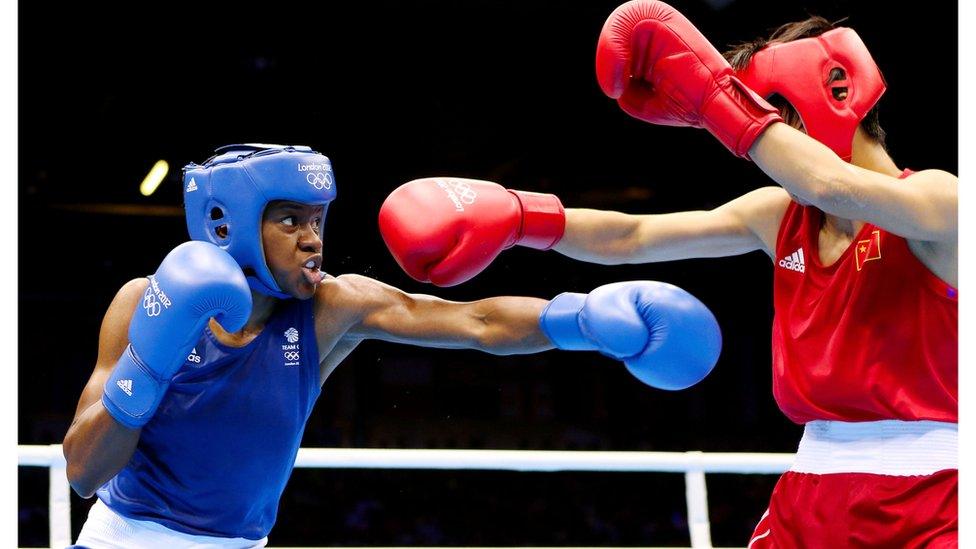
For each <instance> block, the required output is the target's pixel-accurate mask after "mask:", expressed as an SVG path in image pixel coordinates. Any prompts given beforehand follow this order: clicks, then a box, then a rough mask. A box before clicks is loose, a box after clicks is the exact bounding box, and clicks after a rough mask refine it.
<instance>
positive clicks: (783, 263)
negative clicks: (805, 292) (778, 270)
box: [779, 248, 807, 273]
mask: <svg viewBox="0 0 976 549" xmlns="http://www.w3.org/2000/svg"><path fill="white" fill-rule="evenodd" d="M779 266H780V267H783V268H784V269H789V270H791V271H796V272H798V273H805V272H806V271H807V263H806V261H805V260H804V259H803V248H797V250H796V251H795V252H793V253H791V254H790V255H788V256H786V257H784V258H783V259H780V260H779Z"/></svg>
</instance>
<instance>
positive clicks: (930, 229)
mask: <svg viewBox="0 0 976 549" xmlns="http://www.w3.org/2000/svg"><path fill="white" fill-rule="evenodd" d="M749 156H750V157H751V158H752V159H753V160H754V161H755V162H756V164H757V165H758V166H759V167H760V168H761V169H762V170H763V171H764V172H766V175H768V176H770V177H771V178H773V180H775V181H776V182H777V183H779V184H780V185H782V186H783V188H784V189H786V190H787V191H788V192H790V193H791V194H794V195H796V196H797V197H799V198H800V199H801V200H803V201H805V202H809V203H810V204H812V205H814V206H816V207H818V208H820V209H821V210H823V211H825V212H827V213H830V214H833V215H836V216H837V217H841V218H844V219H857V220H862V221H867V222H869V223H872V224H874V225H877V226H879V227H883V228H885V229H887V230H889V231H891V232H893V233H895V234H897V235H899V236H902V237H905V238H908V239H913V240H924V241H931V242H952V243H954V242H955V241H956V239H957V227H958V214H957V208H958V204H959V194H958V183H959V182H958V179H957V178H956V176H954V175H952V174H950V173H948V172H944V171H941V170H926V171H922V172H918V173H915V174H913V175H911V176H909V177H907V178H906V179H904V180H900V179H898V178H896V177H892V176H890V175H885V174H881V173H877V172H873V171H870V170H865V169H863V168H859V167H857V166H854V165H852V164H848V163H847V162H844V161H843V160H841V159H840V157H838V156H837V155H836V154H834V152H833V151H832V150H830V149H829V148H827V146H825V145H823V144H822V143H820V142H819V141H817V140H815V139H813V138H812V137H810V136H808V135H806V134H805V133H803V132H801V131H799V130H796V129H794V128H792V127H790V126H788V125H786V124H773V125H772V126H770V127H769V128H768V129H767V130H766V131H765V132H764V133H763V134H762V135H761V136H760V137H759V139H757V140H756V141H755V142H754V143H753V145H752V148H751V149H750V150H749Z"/></svg>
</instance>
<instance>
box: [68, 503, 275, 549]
mask: <svg viewBox="0 0 976 549" xmlns="http://www.w3.org/2000/svg"><path fill="white" fill-rule="evenodd" d="M267 543H268V538H262V539H260V540H249V539H244V538H218V537H211V536H194V535H191V534H184V533H182V532H177V531H175V530H170V529H169V528H166V527H165V526H163V525H161V524H157V523H155V522H150V521H146V520H134V519H130V518H128V517H124V516H122V515H120V514H118V513H116V512H115V511H113V510H112V509H110V508H109V506H108V505H105V503H103V502H102V500H100V499H99V500H96V501H95V503H94V505H92V506H91V510H89V512H88V520H87V521H85V525H84V526H83V527H82V529H81V534H79V536H78V541H77V544H78V545H82V546H85V547H93V548H96V547H97V548H100V549H102V548H104V549H108V548H118V549H126V548H129V547H139V548H141V549H173V548H175V547H180V548H183V549H189V548H192V549H231V548H232V549H244V548H247V549H256V548H259V547H264V546H265V545H266V544H267Z"/></svg>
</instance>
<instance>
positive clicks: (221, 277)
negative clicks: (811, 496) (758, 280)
mask: <svg viewBox="0 0 976 549" xmlns="http://www.w3.org/2000/svg"><path fill="white" fill-rule="evenodd" d="M183 185H184V198H185V203H186V220H187V226H188V228H189V232H190V236H191V237H192V238H193V241H191V242H187V243H184V244H181V245H180V246H178V247H176V248H175V249H173V250H172V251H171V252H170V253H169V254H168V255H167V256H166V258H165V259H164V260H163V262H162V264H161V265H160V266H159V269H158V270H157V271H156V273H155V274H154V275H152V276H149V277H148V278H138V279H135V280H132V281H131V282H129V283H127V284H125V285H124V286H123V287H122V288H121V289H120V290H119V292H118V294H117V295H116V296H115V299H114V300H113V301H112V303H111V305H110V306H109V308H108V311H107V312H106V314H105V318H104V320H103V322H102V327H101V332H100V334H99V350H98V359H97V362H96V365H95V369H94V372H93V373H92V376H91V378H90V380H89V381H88V384H87V385H86V387H85V389H84V391H83V393H82V395H81V398H80V400H79V402H78V407H77V410H76V413H75V418H74V421H73V422H72V424H71V427H70V428H69V430H68V433H67V435H66V436H65V439H64V454H65V458H66V459H67V464H68V479H69V481H70V483H71V486H72V487H73V488H74V490H75V491H76V492H77V493H78V494H79V495H81V496H82V497H85V498H88V497H91V496H92V495H95V494H97V496H98V501H97V502H96V503H95V505H93V506H92V509H91V511H90V513H89V517H88V520H87V521H86V523H85V525H84V527H83V529H82V532H81V535H80V536H79V539H78V545H79V546H85V547H91V548H103V547H120V548H121V547H124V548H132V547H165V548H166V549H172V548H174V547H263V546H264V545H265V544H266V543H267V535H268V533H269V531H270V530H271V528H272V526H273V525H274V522H275V515H276V513H277V507H278V501H279V498H280V496H281V494H282V491H283V490H284V488H285V484H286V483H287V480H288V477H289V475H290V474H291V470H292V467H293V465H294V461H295V456H296V454H297V452H298V448H299V444H300V442H301V438H302V433H303V431H304V427H305V422H306V420H307V419H308V417H309V414H310V412H311V410H312V406H313V405H314V403H315V400H316V398H317V397H318V395H319V393H320V388H321V386H322V384H323V383H324V382H325V380H326V379H327V378H328V376H329V374H330V373H332V371H333V370H334V369H335V368H336V367H337V366H338V365H339V363H340V362H341V361H342V360H343V359H344V358H345V357H346V356H347V355H348V354H349V353H350V352H352V351H353V349H355V348H356V346H357V345H358V344H359V343H360V342H362V341H364V340H366V339H382V340H387V341H394V342H400V343H410V344H414V345H423V346H427V347H441V348H472V349H480V350H483V351H486V352H489V353H494V354H512V353H534V352H540V351H544V350H547V349H551V348H553V347H556V348H560V349H566V350H596V351H599V352H601V353H603V354H605V355H608V356H610V357H613V358H616V359H619V360H622V361H623V362H624V364H625V365H626V367H627V368H628V369H629V370H630V371H631V372H632V373H633V374H634V375H635V376H637V377H638V378H639V379H641V380H642V381H644V382H645V383H648V384H651V385H654V386H658V387H663V388H667V389H678V388H682V387H686V386H688V385H691V384H693V383H695V382H697V381H698V380H700V379H701V378H703V377H704V376H705V375H707V374H708V372H709V371H710V370H711V368H712V367H713V366H714V364H715V361H716V360H717V358H718V353H719V350H720V348H721V335H720V333H719V329H718V326H717V323H716V322H715V318H714V317H713V316H712V314H711V313H710V312H709V311H708V309H707V308H706V307H705V306H704V305H703V304H702V303H701V302H699V301H698V300H697V299H695V298H694V297H693V296H691V295H690V294H688V293H686V292H684V291H683V290H681V289H680V288H676V287H674V286H671V285H668V284H663V283H657V282H647V281H643V282H625V283H618V284H611V285H608V286H603V287H600V288H597V289H596V290H594V291H593V292H591V293H590V294H589V295H584V294H574V293H564V294H560V295H559V296H557V297H556V298H555V299H553V300H552V301H550V302H548V303H547V302H546V301H544V300H541V299H535V298H526V297H496V298H490V299H484V300H480V301H475V302H471V303H457V302H449V301H444V300H441V299H438V298H435V297H432V296H427V295H411V294H407V293H404V292H402V291H400V290H398V289H396V288H393V287H391V286H388V285H386V284H383V283H381V282H378V281H376V280H373V279H370V278H367V277H364V276H358V275H343V276H338V277H332V276H329V275H327V274H325V273H324V272H322V271H321V270H320V267H321V265H322V253H323V244H322V228H323V222H324V220H325V216H326V210H327V209H328V207H329V204H330V203H331V202H332V200H333V199H334V198H335V196H336V187H335V182H334V179H333V173H332V167H331V164H330V162H329V159H328V158H326V157H325V156H323V155H321V154H319V153H317V152H315V151H312V150H311V149H310V148H308V147H298V146H294V147H292V146H277V145H231V146H227V147H223V148H221V149H218V151H217V154H216V155H215V156H213V157H211V158H210V159H208V160H207V161H206V162H204V163H203V164H202V165H196V164H190V165H188V166H187V167H186V168H184V178H183ZM447 198H448V197H447V196H445V199H447ZM537 221H538V223H536V226H532V225H533V222H531V221H530V222H529V223H527V224H526V228H525V230H526V231H528V232H533V231H534V234H535V237H536V238H541V239H544V238H545V237H546V233H547V232H549V231H551V230H553V228H552V227H551V219H541V220H537ZM558 229H559V231H560V232H561V230H562V228H561V227H559V228H558Z"/></svg>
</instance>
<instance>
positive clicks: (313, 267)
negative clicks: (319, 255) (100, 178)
mask: <svg viewBox="0 0 976 549" xmlns="http://www.w3.org/2000/svg"><path fill="white" fill-rule="evenodd" d="M320 261H321V260H316V259H309V260H308V261H306V262H305V264H304V265H302V275H303V276H304V277H305V280H306V281H307V282H308V283H309V284H311V285H312V286H315V285H317V284H319V283H320V282H322V280H323V279H324V278H325V273H324V272H322V271H321V270H320V269H319V267H320Z"/></svg>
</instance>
